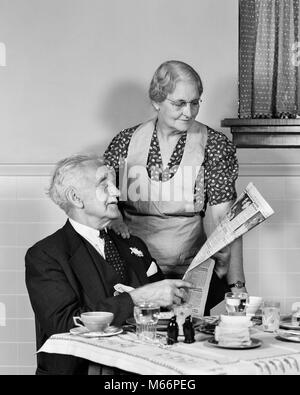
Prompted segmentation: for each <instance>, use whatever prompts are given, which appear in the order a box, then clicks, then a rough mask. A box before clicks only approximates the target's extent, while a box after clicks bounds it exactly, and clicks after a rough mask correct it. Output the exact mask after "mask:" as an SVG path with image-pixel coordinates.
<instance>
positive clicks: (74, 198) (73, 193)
mask: <svg viewBox="0 0 300 395" xmlns="http://www.w3.org/2000/svg"><path fill="white" fill-rule="evenodd" d="M66 198H67V199H68V201H69V202H70V203H71V204H73V206H75V207H77V208H83V207H84V204H83V201H82V200H81V198H80V196H79V195H78V191H77V190H76V188H74V187H69V188H67V190H66Z"/></svg>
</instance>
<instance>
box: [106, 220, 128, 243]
mask: <svg viewBox="0 0 300 395" xmlns="http://www.w3.org/2000/svg"><path fill="white" fill-rule="evenodd" d="M107 227H108V228H109V229H112V230H113V231H114V232H115V233H117V234H118V235H121V236H122V237H123V239H129V237H130V231H129V228H128V226H127V225H126V224H125V222H124V221H123V218H122V216H120V217H119V218H116V219H113V220H111V221H110V223H109V225H108V226H107Z"/></svg>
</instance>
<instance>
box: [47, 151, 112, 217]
mask: <svg viewBox="0 0 300 395" xmlns="http://www.w3.org/2000/svg"><path fill="white" fill-rule="evenodd" d="M90 161H93V162H96V163H97V164H98V166H104V165H105V162H104V159H103V157H102V156H97V155H96V154H76V155H72V156H70V157H68V158H65V159H62V160H60V161H59V162H58V163H57V164H56V167H55V170H54V173H53V176H52V179H51V182H50V186H49V189H48V191H47V194H48V196H49V197H50V198H51V199H52V201H53V202H54V203H55V204H57V205H58V206H59V207H60V208H61V209H62V210H64V211H65V212H66V213H68V211H69V209H70V208H71V203H70V202H69V200H68V199H67V194H66V192H67V190H68V188H70V187H76V186H77V185H78V181H79V179H80V178H81V177H82V175H83V173H82V169H83V166H84V164H85V163H86V162H90Z"/></svg>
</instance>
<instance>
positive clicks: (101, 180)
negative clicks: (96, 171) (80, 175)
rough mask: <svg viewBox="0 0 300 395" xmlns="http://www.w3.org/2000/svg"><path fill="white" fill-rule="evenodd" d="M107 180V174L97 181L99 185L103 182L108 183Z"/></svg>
mask: <svg viewBox="0 0 300 395" xmlns="http://www.w3.org/2000/svg"><path fill="white" fill-rule="evenodd" d="M106 180H107V174H105V175H104V176H102V177H100V178H99V180H98V181H97V184H101V182H103V181H106Z"/></svg>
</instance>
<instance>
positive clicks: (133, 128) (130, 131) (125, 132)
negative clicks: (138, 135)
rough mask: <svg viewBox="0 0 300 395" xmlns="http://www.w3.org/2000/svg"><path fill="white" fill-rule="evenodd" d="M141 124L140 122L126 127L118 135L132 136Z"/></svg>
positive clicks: (122, 136)
mask: <svg viewBox="0 0 300 395" xmlns="http://www.w3.org/2000/svg"><path fill="white" fill-rule="evenodd" d="M139 126H140V124H138V125H135V126H131V127H129V128H125V129H122V130H121V131H120V132H119V133H118V134H117V135H116V137H118V136H119V137H120V138H126V137H131V136H132V135H133V133H134V132H135V131H136V129H137V128H138V127H139Z"/></svg>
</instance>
